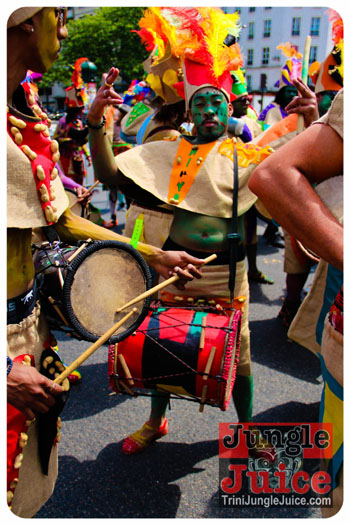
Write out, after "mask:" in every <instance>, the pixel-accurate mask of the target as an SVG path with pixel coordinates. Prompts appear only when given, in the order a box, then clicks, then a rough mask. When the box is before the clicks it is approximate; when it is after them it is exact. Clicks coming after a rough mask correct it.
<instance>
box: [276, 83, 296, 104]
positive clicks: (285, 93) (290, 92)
mask: <svg viewBox="0 0 350 525" xmlns="http://www.w3.org/2000/svg"><path fill="white" fill-rule="evenodd" d="M297 94H298V90H297V88H295V87H294V86H285V87H284V88H282V90H281V94H280V100H279V105H280V106H281V108H283V109H284V108H285V107H286V106H287V105H288V104H289V102H291V101H292V99H293V98H294V97H296V96H297Z"/></svg>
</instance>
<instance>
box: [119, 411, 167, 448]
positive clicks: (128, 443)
mask: <svg viewBox="0 0 350 525" xmlns="http://www.w3.org/2000/svg"><path fill="white" fill-rule="evenodd" d="M144 430H155V429H154V428H153V427H151V426H150V425H149V424H148V423H145V424H144V425H143V427H142V428H140V430H136V432H134V433H133V434H131V436H128V437H127V438H125V439H124V441H123V445H122V451H123V452H124V454H127V455H128V456H131V455H133V454H138V453H139V452H142V451H143V450H145V449H146V448H147V447H149V445H150V444H151V443H153V441H155V440H156V439H159V438H161V437H163V436H165V435H166V434H167V433H168V420H167V419H166V420H165V421H164V423H163V425H162V426H161V427H159V429H158V432H157V434H155V435H154V436H152V437H145V436H143V435H142V432H143V431H144Z"/></svg>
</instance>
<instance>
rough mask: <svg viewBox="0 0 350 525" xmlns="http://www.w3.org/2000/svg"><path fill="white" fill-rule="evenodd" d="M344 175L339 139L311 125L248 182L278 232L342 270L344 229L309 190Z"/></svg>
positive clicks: (328, 129)
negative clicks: (287, 235) (314, 185)
mask: <svg viewBox="0 0 350 525" xmlns="http://www.w3.org/2000/svg"><path fill="white" fill-rule="evenodd" d="M342 173H343V141H342V139H341V138H340V137H339V135H338V134H337V133H336V132H335V131H334V130H333V129H332V128H331V127H330V126H328V125H324V124H314V125H313V126H311V127H309V128H308V129H306V130H305V131H304V132H303V133H301V134H300V135H298V136H297V137H295V138H294V139H293V140H291V141H290V142H288V143H287V144H285V145H284V146H282V147H281V148H280V149H279V150H277V151H276V152H275V153H273V154H272V155H271V156H270V157H268V158H267V159H265V160H264V161H263V162H262V163H261V164H260V165H259V166H258V167H257V168H256V169H255V170H254V172H253V174H252V176H251V179H250V181H249V188H250V190H251V191H253V192H254V193H255V194H256V195H257V196H258V197H259V199H260V200H261V201H262V203H263V204H264V206H266V208H267V210H268V211H269V212H270V214H271V215H272V217H273V218H274V219H275V220H276V221H277V222H278V223H279V224H281V226H283V227H284V228H285V229H286V230H287V231H288V232H289V233H290V234H291V235H293V236H294V237H296V238H297V239H299V240H300V241H301V242H302V243H303V244H304V245H305V246H307V247H308V248H310V249H311V250H312V251H314V252H315V253H317V254H318V255H319V256H320V257H321V258H322V259H325V260H326V261H327V262H329V263H331V264H333V265H334V266H335V267H337V268H338V269H340V270H342V269H343V227H342V226H341V225H340V224H339V223H338V221H337V220H336V219H335V217H334V216H333V215H332V214H331V212H330V211H329V210H328V208H327V207H326V206H325V205H324V204H323V203H322V201H321V199H320V198H319V197H318V195H317V194H316V192H315V191H314V189H313V187H312V184H313V183H318V182H322V181H323V180H326V179H328V178H331V177H334V176H336V175H341V174H342Z"/></svg>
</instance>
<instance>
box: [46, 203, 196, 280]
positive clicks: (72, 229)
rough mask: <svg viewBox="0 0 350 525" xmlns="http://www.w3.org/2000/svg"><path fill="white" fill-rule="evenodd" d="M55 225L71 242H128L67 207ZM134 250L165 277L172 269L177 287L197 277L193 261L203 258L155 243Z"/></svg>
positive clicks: (171, 272)
mask: <svg viewBox="0 0 350 525" xmlns="http://www.w3.org/2000/svg"><path fill="white" fill-rule="evenodd" d="M55 229H56V231H57V233H58V234H59V236H60V238H61V240H62V241H65V242H68V243H71V244H74V242H75V241H77V240H86V239H89V238H90V239H92V240H99V241H104V240H112V241H119V242H125V243H126V244H130V239H129V238H128V237H124V236H123V235H119V234H118V233H115V232H113V231H111V230H108V229H107V228H102V227H101V226H98V225H97V224H94V223H92V222H91V221H88V220H86V219H83V218H82V217H78V215H75V214H74V213H72V212H71V211H70V209H69V208H67V210H66V211H65V212H64V213H63V214H62V215H61V217H60V218H59V220H58V222H57V223H56V225H55ZM137 250H138V251H139V252H140V254H141V255H142V256H143V257H144V259H145V260H146V262H147V264H148V265H149V266H153V268H154V269H155V270H156V271H157V272H158V273H160V274H161V275H162V276H163V277H164V278H165V279H168V278H169V277H170V276H171V275H173V274H174V273H177V274H178V275H179V276H180V278H181V280H179V281H177V283H176V286H177V287H178V288H179V289H183V288H184V283H185V282H186V281H188V280H192V279H193V277H196V278H199V277H201V272H200V271H199V270H198V269H197V268H195V266H194V265H196V266H200V265H201V264H202V263H203V261H202V260H201V259H197V257H192V256H191V255H189V254H187V253H186V252H177V251H164V250H161V249H160V248H156V247H155V246H150V245H148V244H143V243H141V242H139V243H138V245H137Z"/></svg>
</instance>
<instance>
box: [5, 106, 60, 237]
mask: <svg viewBox="0 0 350 525" xmlns="http://www.w3.org/2000/svg"><path fill="white" fill-rule="evenodd" d="M32 109H33V111H34V114H35V115H36V116H35V117H34V116H33V117H30V116H27V115H24V114H22V113H20V112H18V111H17V110H15V109H14V108H12V107H8V111H7V227H8V228H37V227H41V226H48V225H51V224H53V223H55V222H57V220H58V218H59V216H60V215H61V214H62V213H63V212H64V211H65V209H66V208H67V207H68V199H67V196H66V193H65V191H64V188H63V185H62V182H61V179H60V177H59V176H58V171H57V169H56V168H55V164H56V163H57V161H58V159H59V152H58V143H57V142H56V141H55V140H51V139H50V135H49V130H48V123H49V122H48V120H47V116H46V115H45V114H44V113H43V112H42V111H41V109H40V107H39V106H38V105H37V104H35V102H33V106H32Z"/></svg>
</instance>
